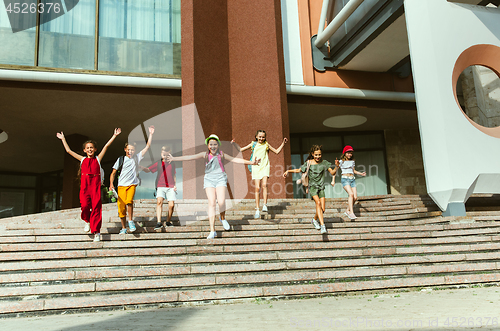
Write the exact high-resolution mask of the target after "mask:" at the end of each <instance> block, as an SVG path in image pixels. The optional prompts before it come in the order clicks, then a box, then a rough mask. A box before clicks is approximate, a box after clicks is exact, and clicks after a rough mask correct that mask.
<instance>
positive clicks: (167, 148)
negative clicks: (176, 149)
mask: <svg viewBox="0 0 500 331" xmlns="http://www.w3.org/2000/svg"><path fill="white" fill-rule="evenodd" d="M161 151H162V152H163V151H165V152H172V147H171V146H170V145H165V146H161Z"/></svg>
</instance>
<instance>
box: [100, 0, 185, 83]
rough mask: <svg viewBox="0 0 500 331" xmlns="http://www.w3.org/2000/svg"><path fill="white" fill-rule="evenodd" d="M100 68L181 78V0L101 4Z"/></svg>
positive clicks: (103, 1) (119, 0)
mask: <svg viewBox="0 0 500 331" xmlns="http://www.w3.org/2000/svg"><path fill="white" fill-rule="evenodd" d="M99 11H100V13H99V56H98V59H99V60H98V61H99V64H98V68H99V70H104V71H126V72H142V73H155V74H173V75H180V60H181V59H180V39H181V35H180V28H181V27H180V0H133V1H131V0H101V1H100V2H99Z"/></svg>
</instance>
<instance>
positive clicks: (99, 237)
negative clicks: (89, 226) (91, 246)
mask: <svg viewBox="0 0 500 331" xmlns="http://www.w3.org/2000/svg"><path fill="white" fill-rule="evenodd" d="M98 241H101V234H100V233H96V234H95V235H94V242H98Z"/></svg>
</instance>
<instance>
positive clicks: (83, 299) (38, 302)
mask: <svg viewBox="0 0 500 331" xmlns="http://www.w3.org/2000/svg"><path fill="white" fill-rule="evenodd" d="M212 280H213V281H215V279H211V278H210V277H207V278H206V279H205V281H206V282H210V281H212ZM498 280H500V273H496V272H489V273H482V274H465V275H450V274H443V275H436V276H429V277H425V276H424V277H419V276H415V277H405V278H395V277H387V276H383V277H381V278H380V279H375V280H358V281H349V279H346V281H341V282H331V283H330V282H321V280H319V279H310V280H309V281H308V283H306V282H304V283H301V284H286V285H285V284H283V285H282V284H279V285H267V286H258V287H253V286H245V287H219V288H217V289H211V288H208V289H193V290H187V289H186V290H165V289H160V290H156V291H146V292H145V291H141V293H125V294H121V293H120V292H118V293H119V294H115V293H108V292H103V293H102V294H98V293H97V292H96V294H95V295H91V296H89V295H85V296H76V295H74V296H71V297H55V298H50V297H48V298H42V299H38V298H36V296H35V298H36V299H35V298H34V299H33V300H26V301H14V300H11V301H2V302H0V313H2V314H6V313H18V312H27V311H41V310H45V311H51V310H52V311H57V310H66V309H72V308H86V307H89V308H90V307H110V306H127V305H136V304H153V303H174V302H199V301H206V300H228V299H241V298H256V297H281V296H298V295H312V294H314V295H318V294H331V293H341V292H347V291H362V290H374V289H375V290H380V289H397V288H410V287H422V286H445V285H456V284H462V283H466V284H470V283H485V282H496V281H498ZM91 285H92V284H91Z"/></svg>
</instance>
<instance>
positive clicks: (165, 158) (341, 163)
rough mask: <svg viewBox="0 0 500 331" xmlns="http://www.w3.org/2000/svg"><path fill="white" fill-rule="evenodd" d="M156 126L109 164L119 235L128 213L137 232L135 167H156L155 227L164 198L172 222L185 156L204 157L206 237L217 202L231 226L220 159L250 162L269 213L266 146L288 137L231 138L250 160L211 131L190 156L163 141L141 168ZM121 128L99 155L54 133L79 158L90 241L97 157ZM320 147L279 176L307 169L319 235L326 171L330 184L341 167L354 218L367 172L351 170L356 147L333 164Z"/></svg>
mask: <svg viewBox="0 0 500 331" xmlns="http://www.w3.org/2000/svg"><path fill="white" fill-rule="evenodd" d="M154 130H155V129H154V127H153V126H150V127H149V138H148V141H147V143H146V147H145V148H144V149H143V150H141V152H140V153H138V154H137V155H136V153H135V145H134V144H131V143H126V144H125V156H121V157H119V158H118V159H117V160H116V162H115V164H114V165H113V171H112V173H111V176H110V187H109V189H110V191H114V192H116V191H115V188H114V184H113V183H114V179H115V176H116V174H118V175H119V177H118V185H117V191H118V192H117V196H118V214H119V217H120V220H121V225H122V229H121V230H120V233H121V234H125V233H127V221H126V217H127V214H128V218H129V220H128V231H129V232H134V231H136V226H135V223H134V220H133V199H134V194H135V189H136V187H137V185H138V184H139V182H140V179H139V176H138V174H139V172H140V171H141V170H143V171H145V172H157V173H158V175H157V178H156V199H157V206H156V214H157V225H156V227H155V230H161V228H162V226H163V224H162V223H161V215H162V211H163V210H162V208H163V202H164V200H165V199H166V200H167V201H168V204H169V206H168V214H167V215H168V216H167V222H166V225H167V226H168V225H172V223H171V217H172V214H173V211H174V201H175V200H176V191H177V188H176V177H175V165H174V164H173V163H172V161H189V160H197V159H204V160H205V176H204V184H203V188H204V189H205V193H206V195H207V199H208V216H209V224H210V234H209V235H208V237H207V239H213V238H215V237H217V233H216V231H215V216H216V202H217V204H218V206H219V220H220V222H221V223H222V226H223V228H224V230H226V231H227V230H230V225H229V223H228V222H227V220H226V218H225V209H226V208H225V196H226V190H227V174H226V171H225V169H224V161H227V162H235V163H242V164H247V165H249V168H250V169H251V172H252V179H253V180H254V184H255V204H256V211H255V214H254V217H255V218H259V217H260V207H259V203H260V191H261V189H262V193H263V198H264V204H263V206H262V212H267V211H268V209H267V181H268V179H269V175H270V163H269V151H272V152H273V153H275V154H279V153H280V152H281V150H282V149H283V147H284V145H285V144H286V143H287V138H283V141H282V143H281V145H280V146H279V147H278V148H273V147H272V146H271V145H269V143H268V142H267V140H266V132H265V131H263V130H259V131H257V133H256V135H255V140H254V141H252V142H251V143H250V144H248V145H247V146H245V147H242V148H240V147H239V146H238V145H236V144H235V141H234V140H232V141H231V143H232V144H235V146H236V148H237V149H238V150H239V151H245V150H248V149H251V150H252V154H251V156H250V160H245V159H242V158H236V157H232V156H230V155H226V154H224V153H223V152H222V151H221V150H220V145H221V142H220V140H219V137H218V136H217V135H215V134H212V135H210V136H208V137H207V138H206V140H205V144H206V145H207V148H208V150H207V151H205V152H201V153H197V154H194V155H183V156H176V157H174V156H172V154H171V149H170V147H168V146H163V147H162V149H161V155H160V160H159V161H158V162H156V163H154V164H153V165H151V166H149V167H147V168H144V167H142V166H140V165H139V163H140V162H141V160H142V159H143V158H144V155H145V153H146V152H147V151H148V149H149V148H150V146H151V141H152V138H153V134H154ZM120 133H121V130H120V129H119V128H117V129H115V130H114V134H113V136H112V137H111V139H110V140H109V141H108V142H107V143H106V145H105V146H104V147H103V149H102V151H101V152H100V153H99V155H98V156H95V153H96V151H97V144H96V143H95V141H93V140H89V141H86V142H85V143H84V144H83V152H84V153H85V155H86V156H81V155H79V154H77V153H75V152H73V151H72V150H71V149H70V148H69V146H68V144H67V143H66V140H65V138H64V134H63V133H62V132H60V133H57V137H58V138H59V139H61V140H62V143H63V145H64V148H65V149H66V152H68V153H69V154H70V155H71V156H73V157H74V158H76V159H77V160H79V161H80V163H81V166H80V173H81V187H80V203H81V208H82V212H81V218H82V220H84V221H85V229H84V230H85V232H91V233H93V234H94V241H100V228H101V223H102V213H101V210H102V207H101V206H102V204H101V193H100V187H101V184H102V180H103V176H104V172H103V171H102V168H101V166H100V162H101V160H102V158H103V157H104V154H105V153H106V150H107V148H108V147H109V145H110V144H111V143H112V142H113V141H114V139H115V138H116V136H117V135H119V134H120ZM321 149H322V147H321V146H318V145H313V146H312V148H311V151H310V152H309V156H308V157H307V160H306V162H305V163H304V164H303V165H302V166H301V167H300V168H298V169H292V170H287V171H285V173H284V174H283V177H287V175H288V173H289V172H292V173H300V172H302V173H305V172H307V175H308V178H309V193H310V195H311V197H312V199H313V200H314V202H315V204H316V214H315V215H314V217H313V219H312V220H311V222H312V224H313V225H314V227H315V228H316V229H317V230H320V231H321V233H322V234H325V233H326V227H325V223H324V219H323V213H324V212H325V191H324V186H325V183H324V181H325V173H326V171H328V172H329V173H330V174H331V175H332V176H333V179H332V182H331V185H334V184H335V175H336V173H337V169H338V168H340V169H341V172H342V179H341V183H342V186H343V188H344V189H345V191H346V192H347V194H348V196H349V198H348V206H347V209H346V211H345V215H346V216H347V217H348V218H349V219H356V216H355V215H354V209H353V205H354V202H355V201H356V200H357V192H356V181H355V177H354V175H359V176H366V173H365V172H358V171H356V170H355V168H354V167H355V162H354V154H353V152H354V150H353V148H352V147H351V146H345V147H344V150H343V152H342V156H341V159H340V160H337V159H336V160H335V163H334V164H332V163H330V162H328V161H326V160H323V159H322V151H321Z"/></svg>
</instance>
